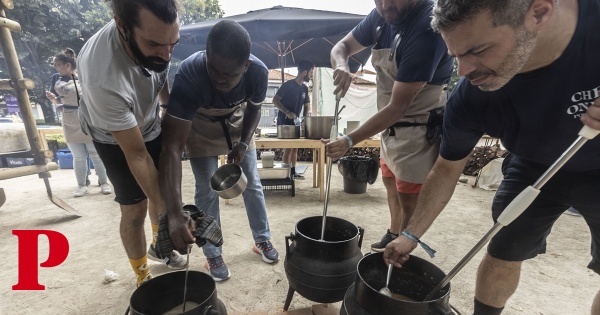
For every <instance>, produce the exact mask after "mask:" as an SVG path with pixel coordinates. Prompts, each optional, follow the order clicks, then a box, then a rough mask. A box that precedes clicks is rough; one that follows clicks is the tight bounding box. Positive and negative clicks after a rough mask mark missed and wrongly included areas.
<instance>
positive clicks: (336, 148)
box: [326, 0, 454, 252]
mask: <svg viewBox="0 0 600 315" xmlns="http://www.w3.org/2000/svg"><path fill="white" fill-rule="evenodd" d="M432 4H433V2H432V1H430V0H395V1H383V0H376V1H375V9H374V10H373V11H371V13H370V14H369V15H367V17H365V19H364V20H363V21H361V22H360V23H359V24H358V26H356V27H355V28H354V29H353V30H352V32H350V33H349V34H348V35H346V37H344V38H343V39H342V40H341V41H339V42H338V43H337V44H336V45H335V46H334V47H333V49H332V50H331V63H332V65H333V68H334V69H335V70H334V72H333V78H334V84H335V86H336V88H335V90H334V94H336V95H337V94H338V93H341V95H342V96H344V95H345V94H346V92H347V90H348V88H349V87H350V83H351V82H352V74H351V73H350V70H349V67H348V59H349V57H350V56H351V55H353V54H355V53H358V52H360V51H361V50H363V49H365V48H366V47H369V46H371V45H374V46H373V49H372V55H371V62H372V63H373V67H374V68H375V70H376V72H377V108H378V110H379V112H378V113H377V114H375V115H374V116H373V117H371V118H370V119H368V120H367V121H366V122H365V123H364V124H362V125H361V126H360V127H359V128H358V129H356V130H354V131H352V132H350V133H349V134H347V135H344V136H343V137H339V138H338V139H337V140H336V139H330V141H331V142H330V143H329V144H327V147H326V149H327V155H328V156H330V157H332V158H339V157H341V156H342V155H344V154H345V153H346V152H347V151H348V150H349V149H350V148H352V145H353V143H358V142H360V141H363V140H365V139H367V138H369V137H371V136H374V135H375V134H377V133H378V132H380V131H383V132H382V134H381V161H380V165H381V175H382V180H383V184H384V186H385V188H386V191H387V199H388V206H389V211H390V225H389V229H388V230H387V232H386V233H385V234H384V235H383V237H382V238H381V240H380V241H379V242H376V243H374V244H372V245H371V250H372V251H375V252H381V251H383V249H384V248H385V246H386V245H387V244H388V243H389V242H391V241H392V240H393V239H395V238H396V237H398V235H399V233H400V232H402V230H403V229H404V228H405V227H406V224H407V223H408V220H409V219H410V217H411V215H412V213H413V211H414V209H415V205H416V202H417V198H418V197H419V192H420V191H421V186H422V184H423V182H424V181H425V176H427V173H428V172H429V170H430V169H431V167H432V166H433V163H434V162H435V159H436V158H437V156H438V152H439V146H440V134H439V130H440V128H441V120H442V116H441V114H440V113H441V111H442V110H443V108H444V106H445V101H446V96H445V95H446V94H445V92H444V86H445V85H446V84H447V83H448V82H449V80H450V77H451V75H452V67H453V63H454V59H453V58H452V57H451V56H449V55H448V53H447V52H448V49H447V48H446V45H445V44H444V41H443V40H442V37H441V36H440V35H439V34H436V33H434V32H433V31H432V30H431V27H430V26H429V23H430V21H431V17H430V15H431V7H432Z"/></svg>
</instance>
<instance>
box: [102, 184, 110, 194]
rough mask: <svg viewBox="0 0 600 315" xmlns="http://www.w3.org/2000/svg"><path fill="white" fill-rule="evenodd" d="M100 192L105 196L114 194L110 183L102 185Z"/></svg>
mask: <svg viewBox="0 0 600 315" xmlns="http://www.w3.org/2000/svg"><path fill="white" fill-rule="evenodd" d="M100 192H102V193H103V194H104V195H110V194H112V189H111V188H110V186H108V183H104V184H102V185H100Z"/></svg>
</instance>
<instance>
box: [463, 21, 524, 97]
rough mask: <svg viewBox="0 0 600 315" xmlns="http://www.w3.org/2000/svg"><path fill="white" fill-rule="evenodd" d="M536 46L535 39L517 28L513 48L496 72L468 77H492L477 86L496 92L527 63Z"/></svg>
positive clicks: (483, 89)
mask: <svg viewBox="0 0 600 315" xmlns="http://www.w3.org/2000/svg"><path fill="white" fill-rule="evenodd" d="M535 46H536V37H535V35H533V34H532V33H530V32H528V31H527V30H526V29H525V27H521V28H519V30H517V34H516V37H515V46H514V47H513V49H512V51H511V52H510V53H509V54H508V55H507V56H506V58H505V59H504V61H503V62H502V63H501V64H500V66H499V67H498V70H496V71H489V72H485V71H484V72H483V73H482V72H475V73H473V74H469V76H468V77H467V78H469V77H472V78H477V77H479V76H483V75H492V76H493V79H492V80H490V82H487V83H484V84H482V85H479V86H478V87H479V89H480V90H482V91H496V90H499V89H500V88H502V87H503V86H505V85H506V84H507V83H508V82H509V81H510V80H512V78H514V76H515V75H517V74H518V73H519V72H520V71H521V69H523V66H525V64H526V63H527V61H529V58H530V57H531V53H532V52H533V50H534V49H535Z"/></svg>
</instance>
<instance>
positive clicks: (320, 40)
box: [173, 6, 371, 82]
mask: <svg viewBox="0 0 600 315" xmlns="http://www.w3.org/2000/svg"><path fill="white" fill-rule="evenodd" d="M364 17H365V16H364V15H357V14H350V13H341V12H332V11H321V10H309V9H300V8H288V7H282V6H275V7H272V8H270V9H262V10H256V11H250V12H248V13H246V14H240V15H234V16H230V17H226V18H223V19H228V20H233V21H236V22H238V23H240V24H241V25H242V26H244V28H246V30H247V31H248V33H249V34H250V38H251V40H252V54H253V55H255V56H256V57H258V59H260V60H262V61H263V62H264V63H265V65H266V66H267V67H268V68H269V69H281V70H282V71H281V73H282V82H283V69H284V68H287V67H293V66H296V65H297V64H298V62H299V61H300V60H302V59H307V60H310V61H311V62H313V63H314V64H315V66H317V67H331V62H330V58H329V53H330V51H331V48H333V45H334V44H335V43H337V42H338V41H339V40H340V39H342V38H343V37H344V36H345V35H346V34H347V33H348V32H350V31H351V30H352V29H353V28H354V27H355V26H356V25H357V24H358V23H359V22H360V21H361V20H362V19H363V18H364ZM223 19H215V20H208V21H203V22H200V23H195V24H190V25H185V26H183V27H181V30H180V32H179V33H180V36H181V40H180V41H179V44H178V45H177V46H176V48H175V51H174V52H173V56H174V57H175V58H178V59H185V58H187V57H188V56H190V55H191V54H193V53H194V52H196V51H199V50H204V49H205V48H206V45H205V44H206V37H207V36H208V32H209V31H210V29H211V27H212V26H213V25H215V24H216V23H217V22H219V21H221V20H223ZM370 55H371V51H370V49H365V50H363V51H362V52H360V53H358V54H355V55H353V56H352V57H351V58H350V62H349V65H350V70H351V71H352V72H356V71H357V70H358V68H359V67H360V66H361V65H364V64H365V63H366V61H367V59H369V56H370Z"/></svg>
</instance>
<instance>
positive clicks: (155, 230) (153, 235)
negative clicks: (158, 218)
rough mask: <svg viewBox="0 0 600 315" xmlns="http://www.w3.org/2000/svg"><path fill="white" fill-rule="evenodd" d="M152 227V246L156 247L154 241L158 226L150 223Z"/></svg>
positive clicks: (156, 236)
mask: <svg viewBox="0 0 600 315" xmlns="http://www.w3.org/2000/svg"><path fill="white" fill-rule="evenodd" d="M150 225H151V226H152V245H156V239H157V238H158V224H153V223H150Z"/></svg>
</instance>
